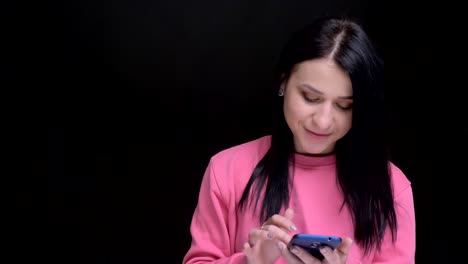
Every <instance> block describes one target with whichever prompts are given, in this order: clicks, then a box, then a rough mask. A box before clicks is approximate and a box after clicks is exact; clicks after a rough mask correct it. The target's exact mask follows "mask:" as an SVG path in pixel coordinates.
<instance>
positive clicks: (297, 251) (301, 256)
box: [278, 237, 352, 264]
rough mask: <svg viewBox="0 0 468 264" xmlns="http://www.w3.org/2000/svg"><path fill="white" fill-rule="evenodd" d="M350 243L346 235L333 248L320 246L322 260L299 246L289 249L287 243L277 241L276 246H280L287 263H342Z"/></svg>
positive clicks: (346, 255)
mask: <svg viewBox="0 0 468 264" xmlns="http://www.w3.org/2000/svg"><path fill="white" fill-rule="evenodd" d="M351 244H352V240H351V238H349V237H346V238H344V239H343V242H341V244H340V245H339V246H338V247H337V248H336V249H335V250H332V249H331V248H329V247H323V248H321V249H320V252H321V253H322V255H323V256H324V257H325V258H324V259H323V260H322V261H320V260H319V259H317V258H315V257H313V256H312V255H311V254H309V253H308V252H307V251H305V250H304V249H302V248H300V247H293V249H292V250H291V251H289V250H288V249H287V248H286V245H287V243H282V242H279V244H278V248H280V252H281V254H282V255H283V257H284V259H285V260H286V261H287V262H288V263H289V264H344V263H346V260H347V258H348V253H349V249H350V248H351Z"/></svg>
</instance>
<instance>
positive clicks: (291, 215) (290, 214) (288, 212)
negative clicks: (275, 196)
mask: <svg viewBox="0 0 468 264" xmlns="http://www.w3.org/2000/svg"><path fill="white" fill-rule="evenodd" d="M284 217H286V218H287V219H289V220H291V221H292V220H293V219H294V210H293V209H292V208H291V207H289V208H288V209H286V211H285V212H284Z"/></svg>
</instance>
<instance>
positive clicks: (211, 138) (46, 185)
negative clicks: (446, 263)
mask: <svg viewBox="0 0 468 264" xmlns="http://www.w3.org/2000/svg"><path fill="white" fill-rule="evenodd" d="M403 7H404V8H400V7H398V8H395V9H392V8H391V7H388V6H387V7H386V8H387V9H386V10H387V11H385V12H384V2H383V1H338V0H334V1H310V0H309V1H280V0H273V1H247V0H238V1H227V0H221V1H213V0H211V1H204V2H200V1H187V0H178V1H128V2H124V1H107V2H103V1H89V2H85V1H66V2H64V3H57V2H55V3H51V2H45V3H44V2H40V3H33V4H32V5H29V6H28V7H25V6H21V5H19V6H16V7H15V8H13V7H7V8H5V9H3V13H4V14H5V16H4V18H6V19H7V20H9V19H10V18H12V19H14V20H13V21H14V22H10V24H8V23H7V26H8V25H14V26H15V27H9V26H8V28H9V29H8V30H7V33H9V34H11V35H9V36H10V37H11V38H10V39H13V40H15V41H13V42H8V43H11V46H10V47H9V49H8V50H6V51H7V52H6V53H7V54H6V61H7V62H8V63H9V66H7V67H5V69H4V71H3V72H4V73H5V75H4V76H5V77H6V78H5V79H6V80H14V81H15V82H16V83H15V86H14V87H16V88H15V89H16V90H15V92H18V93H15V95H17V97H15V98H18V99H19V100H18V101H17V104H16V105H15V109H16V110H15V114H18V115H17V118H16V119H15V121H16V122H15V125H16V126H15V128H19V129H18V132H17V133H16V136H19V138H20V141H19V144H18V145H17V146H18V147H17V150H19V152H20V154H22V155H21V159H20V163H21V165H20V167H19V168H20V169H19V170H18V171H17V173H18V177H17V178H16V179H18V180H19V184H20V185H19V188H18V189H16V190H15V192H14V196H13V197H14V203H15V207H16V209H18V210H17V211H16V213H15V218H14V221H15V222H16V224H18V226H19V228H17V229H14V232H15V233H16V239H14V240H13V241H12V243H11V245H13V247H14V248H16V249H20V250H19V251H20V253H19V254H18V255H17V256H16V257H17V259H21V258H23V257H32V258H33V259H36V260H40V259H44V260H46V262H47V263H51V262H57V263H181V260H182V257H183V255H184V254H185V252H186V251H187V249H188V247H189V245H190V233H189V225H190V220H191V216H192V213H193V210H194V208H195V206H196V200H197V196H198V188H199V185H200V182H201V177H202V175H203V172H204V169H205V167H206V165H207V162H208V159H209V157H210V156H211V155H213V154H215V153H216V152H217V151H220V150H222V149H224V148H226V147H230V146H232V145H234V144H238V143H242V142H244V141H246V140H251V139H254V138H257V137H260V136H263V135H264V134H266V133H268V131H269V128H268V125H267V121H266V120H265V119H264V117H266V116H267V114H268V111H269V109H268V107H269V106H270V105H269V102H267V101H266V100H265V98H267V95H268V93H269V89H272V87H271V81H272V80H271V78H272V73H273V67H274V63H275V62H276V59H277V56H278V53H279V51H280V49H281V47H282V45H283V44H284V42H285V41H286V39H287V38H288V36H289V35H290V34H291V33H292V32H293V31H294V30H296V29H298V28H300V27H301V26H302V25H304V24H306V23H308V22H310V21H312V20H313V19H314V18H315V17H317V16H319V15H326V14H332V15H333V14H348V15H350V16H353V17H357V18H360V19H361V21H362V22H363V24H364V26H365V28H366V30H367V31H368V32H369V34H370V35H371V37H372V38H374V40H375V41H376V43H377V44H378V45H379V48H380V50H381V51H382V54H383V57H384V59H385V67H386V80H387V91H388V97H387V98H388V102H389V105H390V110H391V113H392V123H391V135H392V156H393V160H394V162H395V163H396V164H397V165H398V166H399V167H400V168H401V169H403V171H404V172H405V173H406V175H407V176H408V178H409V179H410V180H411V181H412V183H413V191H414V198H415V206H416V218H417V263H436V259H437V260H439V258H440V260H442V259H443V258H444V255H445V254H446V252H447V251H450V255H449V256H451V257H454V256H456V254H459V253H460V252H458V251H456V250H454V249H452V248H449V247H448V246H446V245H445V244H444V245H441V244H437V250H434V243H435V242H434V237H436V238H437V241H438V242H437V243H440V236H434V234H441V233H442V232H443V231H447V230H449V228H454V226H455V227H456V226H457V224H458V223H459V221H460V220H457V218H454V217H452V216H449V215H453V214H452V213H450V211H448V210H447V209H445V208H446V207H447V205H448V204H449V203H450V202H442V201H441V200H442V199H446V198H445V196H444V195H443V194H442V192H443V188H442V185H443V183H447V182H454V181H456V180H458V179H460V178H461V177H459V176H460V175H462V174H463V173H461V172H455V171H454V172H452V171H451V170H450V168H453V167H452V166H451V164H456V162H458V161H463V160H464V155H453V153H454V152H453V150H454V149H459V150H460V149H461V150H462V152H463V151H464V149H465V148H466V143H465V141H463V142H461V141H458V140H456V138H457V137H458V136H464V135H466V128H456V127H457V126H458V125H459V123H460V121H461V120H463V115H461V114H460V113H462V112H463V108H462V107H461V104H458V103H455V102H456V100H454V99H456V98H457V97H456V96H454V94H453V93H454V92H453V89H450V87H455V86H457V85H455V84H454V82H453V81H452V78H450V77H448V78H445V77H441V72H442V71H443V70H447V69H448V68H450V69H452V66H453V64H451V63H447V64H444V63H442V61H443V58H444V57H445V56H446V55H447V54H451V52H453V51H455V50H457V49H456V47H452V46H450V45H447V46H445V41H444V40H446V39H450V38H449V37H448V35H450V34H451V33H450V32H449V30H448V29H446V28H443V27H442V25H441V24H439V22H440V20H439V19H438V16H437V17H432V14H434V13H428V10H433V12H434V10H436V9H438V7H434V8H432V9H430V8H429V7H428V6H427V5H425V6H417V7H414V8H413V7H409V6H407V5H404V6H403ZM9 8H11V10H14V11H15V12H13V11H12V12H11V13H10V12H9V10H10V9H9ZM393 10H395V11H393ZM422 11H424V12H422ZM437 11H438V12H439V11H440V10H437ZM13 13H16V14H19V16H15V17H14V18H13ZM440 13H443V12H442V11H440ZM452 48H453V49H452ZM456 72H457V70H455V69H453V72H452V76H453V75H457V73H456ZM458 72H459V71H458ZM458 86H459V85H458ZM430 89H435V92H432V91H430ZM454 97H455V98H454ZM452 118H453V119H452ZM453 120H454V121H453ZM455 142H456V143H455ZM446 159H447V160H449V161H450V163H447V161H446ZM445 166H447V167H448V168H446V167H445ZM441 168H443V169H444V170H446V171H444V172H443V174H440V169H441ZM449 170H450V171H449ZM454 185H456V182H455V184H454ZM452 194H453V193H452ZM458 197H459V196H458V194H457V197H456V198H458ZM26 252H27V253H26ZM455 258H456V257H455Z"/></svg>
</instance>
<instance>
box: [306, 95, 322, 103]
mask: <svg viewBox="0 0 468 264" xmlns="http://www.w3.org/2000/svg"><path fill="white" fill-rule="evenodd" d="M302 97H303V98H304V100H305V101H306V102H309V103H314V102H318V101H319V100H320V97H318V96H313V95H308V94H306V93H302Z"/></svg>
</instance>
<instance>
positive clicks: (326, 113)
mask: <svg viewBox="0 0 468 264" xmlns="http://www.w3.org/2000/svg"><path fill="white" fill-rule="evenodd" d="M333 119H334V117H333V107H332V105H331V104H322V105H321V106H320V107H319V108H318V109H317V111H316V112H315V115H314V121H315V124H316V125H317V127H318V128H319V129H320V131H321V132H326V131H328V130H329V129H330V127H331V126H332V124H333Z"/></svg>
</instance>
